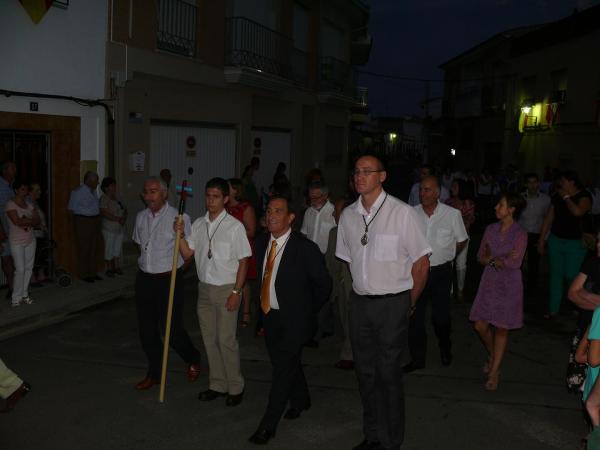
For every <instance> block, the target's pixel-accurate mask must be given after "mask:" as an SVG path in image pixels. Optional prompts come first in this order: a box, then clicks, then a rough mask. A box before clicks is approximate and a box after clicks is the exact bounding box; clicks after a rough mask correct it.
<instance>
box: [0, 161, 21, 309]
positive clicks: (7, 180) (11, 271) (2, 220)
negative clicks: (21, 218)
mask: <svg viewBox="0 0 600 450" xmlns="http://www.w3.org/2000/svg"><path fill="white" fill-rule="evenodd" d="M0 172H1V176H0V225H2V230H1V231H2V232H1V233H0V241H1V242H0V246H1V247H0V260H1V261H2V272H4V278H6V282H7V284H8V295H7V298H10V296H11V294H12V286H13V277H14V275H15V265H14V263H13V259H12V256H11V254H10V246H9V245H8V217H7V215H6V213H5V212H4V209H5V208H6V203H7V202H8V201H9V200H12V199H13V197H14V196H15V191H14V189H13V188H12V184H13V181H15V177H16V175H17V166H16V165H15V163H14V162H12V161H5V162H3V163H2V165H1V166H0Z"/></svg>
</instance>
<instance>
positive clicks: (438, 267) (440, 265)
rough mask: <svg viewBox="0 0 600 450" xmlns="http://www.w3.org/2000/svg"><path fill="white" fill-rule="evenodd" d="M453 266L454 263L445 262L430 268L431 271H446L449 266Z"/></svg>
mask: <svg viewBox="0 0 600 450" xmlns="http://www.w3.org/2000/svg"><path fill="white" fill-rule="evenodd" d="M451 265H452V261H448V262H445V263H444V264H438V265H437V266H431V267H430V268H429V270H435V269H444V268H446V267H448V266H451Z"/></svg>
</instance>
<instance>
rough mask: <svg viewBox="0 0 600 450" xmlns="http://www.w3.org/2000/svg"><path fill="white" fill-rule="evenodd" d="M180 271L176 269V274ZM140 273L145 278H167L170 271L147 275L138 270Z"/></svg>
mask: <svg viewBox="0 0 600 450" xmlns="http://www.w3.org/2000/svg"><path fill="white" fill-rule="evenodd" d="M180 270H181V269H177V272H179V271H180ZM140 272H141V273H142V274H144V275H146V276H149V277H152V278H168V277H170V276H171V271H170V270H168V271H166V272H159V273H148V272H144V271H143V270H140Z"/></svg>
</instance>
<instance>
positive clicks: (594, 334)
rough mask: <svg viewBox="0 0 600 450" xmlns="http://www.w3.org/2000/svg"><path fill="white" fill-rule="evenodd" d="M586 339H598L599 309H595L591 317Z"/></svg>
mask: <svg viewBox="0 0 600 450" xmlns="http://www.w3.org/2000/svg"><path fill="white" fill-rule="evenodd" d="M588 339H592V340H597V339H600V308H596V309H595V311H594V315H593V316H592V323H591V324H590V331H589V334H588Z"/></svg>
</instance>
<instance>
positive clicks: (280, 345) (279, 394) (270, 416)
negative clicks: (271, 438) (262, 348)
mask: <svg viewBox="0 0 600 450" xmlns="http://www.w3.org/2000/svg"><path fill="white" fill-rule="evenodd" d="M263 326H264V328H265V343H266V344H267V350H268V351H269V357H270V358H271V365H272V367H273V372H272V381H271V390H270V391H269V402H268V404H267V410H266V411H265V414H264V416H263V418H262V420H261V423H260V428H266V429H267V430H269V431H271V432H275V430H276V428H277V424H278V423H279V420H280V419H281V416H282V415H283V413H284V411H285V408H286V406H287V405H288V402H289V404H290V407H292V408H298V409H306V408H308V407H309V406H310V394H309V392H308V385H307V384H306V378H305V377H304V370H302V348H303V345H302V344H303V342H302V343H300V341H301V340H297V339H294V337H291V336H289V330H286V328H285V326H284V324H283V322H282V321H281V313H280V312H279V311H278V310H276V309H272V310H270V311H269V313H268V314H266V315H265V316H264V317H263Z"/></svg>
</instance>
